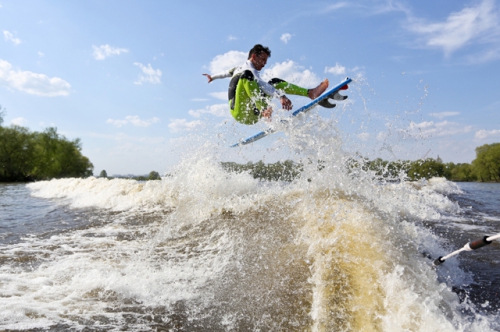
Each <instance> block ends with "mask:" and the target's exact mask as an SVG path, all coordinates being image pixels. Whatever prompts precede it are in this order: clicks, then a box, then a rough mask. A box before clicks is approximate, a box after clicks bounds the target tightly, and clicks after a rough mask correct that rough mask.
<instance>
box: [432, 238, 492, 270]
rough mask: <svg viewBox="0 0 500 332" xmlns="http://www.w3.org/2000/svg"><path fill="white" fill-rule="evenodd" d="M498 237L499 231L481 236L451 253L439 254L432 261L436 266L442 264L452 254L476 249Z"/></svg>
mask: <svg viewBox="0 0 500 332" xmlns="http://www.w3.org/2000/svg"><path fill="white" fill-rule="evenodd" d="M499 238H500V233H499V234H497V235H493V236H490V237H488V236H485V237H483V238H481V239H478V240H475V241H472V242H469V243H467V244H466V245H465V246H464V247H463V248H462V249H459V250H457V251H454V252H452V253H451V254H449V255H446V256H444V257H443V256H439V257H438V259H436V260H435V261H434V265H435V266H438V265H440V264H443V263H444V261H446V260H447V259H448V258H450V257H452V256H455V255H458V254H459V253H461V252H462V251H472V250H476V249H479V248H482V247H484V246H487V245H488V244H490V243H491V242H493V240H496V239H499Z"/></svg>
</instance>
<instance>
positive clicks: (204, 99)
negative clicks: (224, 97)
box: [191, 98, 209, 101]
mask: <svg viewBox="0 0 500 332" xmlns="http://www.w3.org/2000/svg"><path fill="white" fill-rule="evenodd" d="M191 101H209V99H208V98H193V99H191Z"/></svg>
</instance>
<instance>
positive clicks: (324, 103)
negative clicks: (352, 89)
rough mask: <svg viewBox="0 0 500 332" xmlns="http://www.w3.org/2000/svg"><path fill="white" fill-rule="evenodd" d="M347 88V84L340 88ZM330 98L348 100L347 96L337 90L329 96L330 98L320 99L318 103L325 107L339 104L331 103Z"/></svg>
mask: <svg viewBox="0 0 500 332" xmlns="http://www.w3.org/2000/svg"><path fill="white" fill-rule="evenodd" d="M347 89H348V86H347V84H346V85H344V86H343V87H341V88H340V89H339V90H347ZM330 99H332V100H346V99H347V96H342V95H341V94H340V93H339V92H338V91H335V92H334V93H333V95H331V96H328V98H325V99H323V100H322V101H320V102H319V103H318V105H320V106H323V107H324V108H334V107H335V106H337V105H336V104H334V103H331V102H330Z"/></svg>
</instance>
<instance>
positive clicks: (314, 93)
mask: <svg viewBox="0 0 500 332" xmlns="http://www.w3.org/2000/svg"><path fill="white" fill-rule="evenodd" d="M328 84H330V82H329V81H328V79H325V80H324V81H323V82H321V83H320V84H319V85H318V86H317V87H315V88H313V89H309V91H307V96H308V97H309V98H311V99H316V98H318V97H319V96H321V94H322V93H323V92H325V90H326V89H327V88H328Z"/></svg>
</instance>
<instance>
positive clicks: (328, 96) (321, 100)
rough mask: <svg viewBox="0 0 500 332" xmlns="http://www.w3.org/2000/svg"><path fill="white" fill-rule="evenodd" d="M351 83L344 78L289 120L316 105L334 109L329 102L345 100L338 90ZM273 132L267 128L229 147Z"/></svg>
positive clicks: (333, 105)
mask: <svg viewBox="0 0 500 332" xmlns="http://www.w3.org/2000/svg"><path fill="white" fill-rule="evenodd" d="M351 82H352V79H350V78H349V77H346V79H345V80H344V81H342V82H341V83H339V84H338V85H336V86H335V87H333V88H331V89H330V90H328V91H326V92H325V93H323V94H322V95H321V96H319V97H318V98H316V99H314V100H311V102H309V104H306V105H304V106H302V107H301V108H299V109H298V110H296V111H295V112H293V113H292V116H291V117H290V118H293V117H296V116H297V115H299V114H302V113H307V112H309V111H310V110H312V109H313V108H314V107H316V106H318V105H321V106H323V107H326V108H334V107H335V104H334V103H331V102H330V100H345V99H347V96H342V95H341V94H340V93H339V90H345V89H347V84H349V83H351ZM281 121H282V122H288V121H290V119H284V120H281ZM274 132H276V129H275V128H273V127H269V128H268V129H266V130H264V131H261V132H260V133H257V134H255V135H253V136H250V137H248V138H245V139H241V140H240V141H239V142H238V143H236V144H233V145H231V147H232V148H234V147H236V146H242V145H247V144H249V143H252V142H255V141H258V140H260V139H261V138H264V137H266V136H267V135H270V134H272V133H274Z"/></svg>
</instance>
